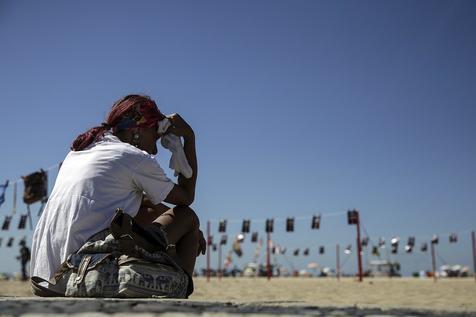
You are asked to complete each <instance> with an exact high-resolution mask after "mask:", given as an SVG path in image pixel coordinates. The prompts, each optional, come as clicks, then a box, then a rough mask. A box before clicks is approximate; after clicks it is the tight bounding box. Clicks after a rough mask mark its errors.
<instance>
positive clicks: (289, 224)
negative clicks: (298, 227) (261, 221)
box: [286, 218, 294, 232]
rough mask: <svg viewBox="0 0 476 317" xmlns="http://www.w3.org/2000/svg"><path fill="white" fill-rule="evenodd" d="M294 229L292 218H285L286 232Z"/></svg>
mask: <svg viewBox="0 0 476 317" xmlns="http://www.w3.org/2000/svg"><path fill="white" fill-rule="evenodd" d="M293 231H294V218H287V219H286V232H293Z"/></svg>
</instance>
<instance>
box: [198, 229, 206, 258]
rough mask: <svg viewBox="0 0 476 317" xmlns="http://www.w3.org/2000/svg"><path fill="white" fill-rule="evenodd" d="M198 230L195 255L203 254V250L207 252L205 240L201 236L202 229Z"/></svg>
mask: <svg viewBox="0 0 476 317" xmlns="http://www.w3.org/2000/svg"><path fill="white" fill-rule="evenodd" d="M198 232H199V237H198V251H197V256H199V255H200V253H201V254H202V255H205V252H207V240H205V237H204V236H203V232H202V230H198Z"/></svg>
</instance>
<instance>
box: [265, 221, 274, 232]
mask: <svg viewBox="0 0 476 317" xmlns="http://www.w3.org/2000/svg"><path fill="white" fill-rule="evenodd" d="M273 223H274V219H266V233H273Z"/></svg>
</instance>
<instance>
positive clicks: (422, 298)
mask: <svg viewBox="0 0 476 317" xmlns="http://www.w3.org/2000/svg"><path fill="white" fill-rule="evenodd" d="M194 281H195V292H194V293H193V294H192V296H191V297H190V300H191V301H197V302H230V303H234V304H240V305H241V304H247V305H258V306H266V305H271V306H282V307H291V306H303V307H304V306H319V307H357V308H380V309H384V310H386V309H416V310H431V311H433V312H444V311H448V312H466V313H471V315H472V314H473V313H475V314H476V283H475V281H474V279H472V278H466V279H440V280H438V281H437V282H436V283H435V282H434V281H433V280H432V279H416V278H393V279H389V278H374V279H364V281H363V282H362V283H359V282H357V281H356V279H353V278H343V279H341V280H340V281H337V280H335V279H327V278H274V279H272V280H271V281H268V280H267V279H265V278H222V279H221V280H218V279H217V278H212V279H211V281H210V282H209V283H208V282H207V281H206V279H205V278H203V277H199V278H195V279H194ZM0 296H1V297H11V296H14V297H16V296H18V297H31V296H33V295H32V294H31V291H30V287H29V284H28V283H23V282H19V281H0ZM11 299H12V300H13V298H11Z"/></svg>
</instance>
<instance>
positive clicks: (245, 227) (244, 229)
mask: <svg viewBox="0 0 476 317" xmlns="http://www.w3.org/2000/svg"><path fill="white" fill-rule="evenodd" d="M250 222H251V221H250V220H249V219H248V220H243V224H242V226H241V232H242V233H249V232H250Z"/></svg>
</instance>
